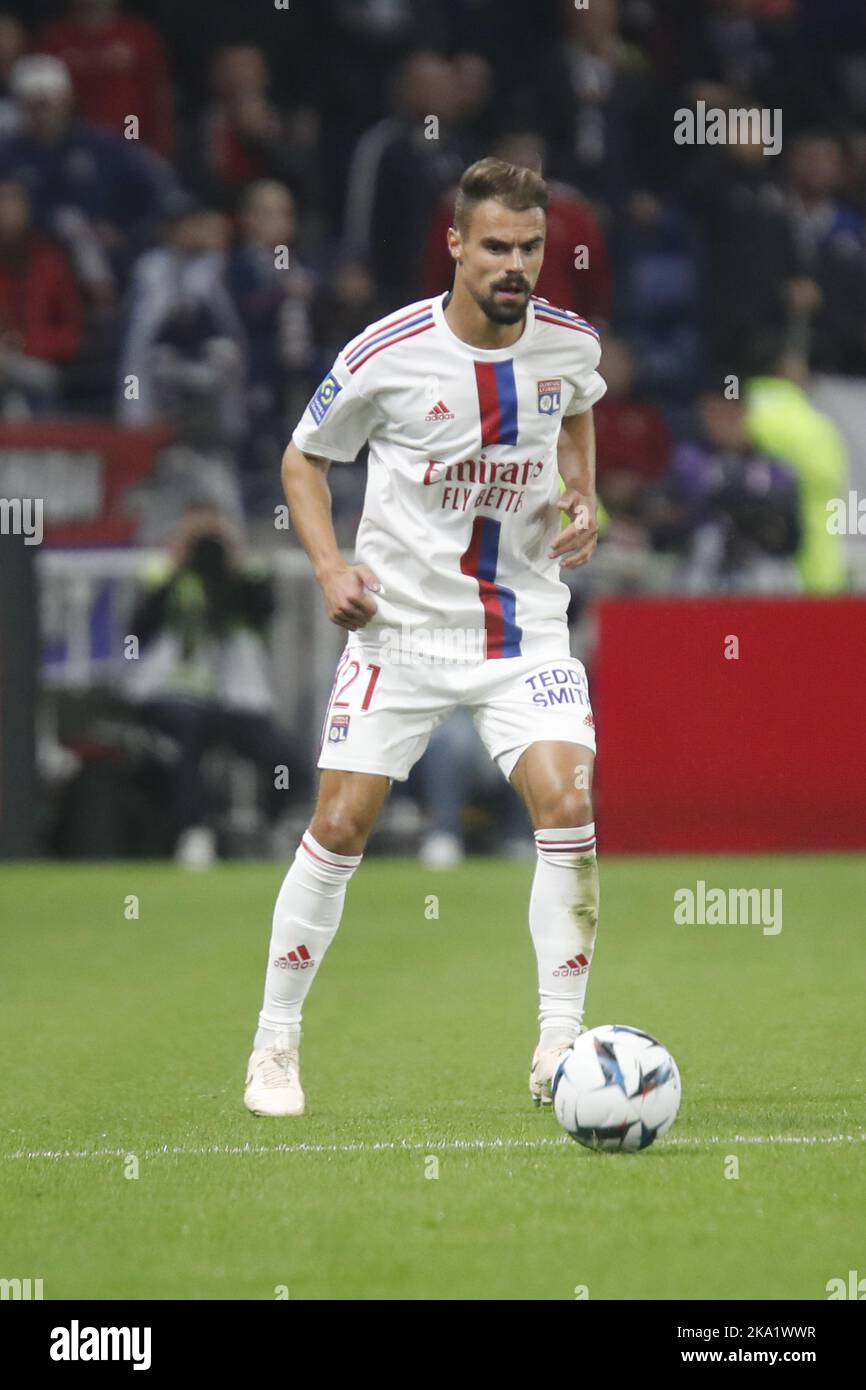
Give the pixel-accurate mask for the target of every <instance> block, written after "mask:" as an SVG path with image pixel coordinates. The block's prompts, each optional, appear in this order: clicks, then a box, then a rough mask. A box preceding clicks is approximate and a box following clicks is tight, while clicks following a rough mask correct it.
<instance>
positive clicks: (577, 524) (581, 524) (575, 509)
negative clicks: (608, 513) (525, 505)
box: [547, 488, 598, 570]
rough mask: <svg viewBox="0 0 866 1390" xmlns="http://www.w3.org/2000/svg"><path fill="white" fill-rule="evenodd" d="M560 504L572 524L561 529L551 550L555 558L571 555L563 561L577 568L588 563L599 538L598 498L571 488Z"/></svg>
mask: <svg viewBox="0 0 866 1390" xmlns="http://www.w3.org/2000/svg"><path fill="white" fill-rule="evenodd" d="M556 505H557V506H558V507H559V509H560V511H563V512H565V513H566V514H567V515H568V516H569V518H570V519H571V525H570V526H566V527H565V529H564V530H563V531H561V532H560V534H559V535H558V536H557V538H556V540H555V541H554V542H553V544H552V545H551V547H550V549H549V550H548V552H547V553H548V555H549V556H550V558H551V559H553V558H554V557H557V558H558V557H561V556H567V557H568V558H567V559H563V560H562V568H563V569H564V570H570V569H576V568H577V566H578V565H585V564H586V562H587V560H588V559H589V558H590V557H591V555H592V553H593V551H594V550H595V546H596V542H597V540H598V517H597V515H596V503H595V497H594V496H591V495H589V494H587V493H583V492H577V491H576V490H575V489H574V488H569V489H568V491H566V492H564V493H563V494H562V496H561V497H560V498H559V500H558V501H557V504H556Z"/></svg>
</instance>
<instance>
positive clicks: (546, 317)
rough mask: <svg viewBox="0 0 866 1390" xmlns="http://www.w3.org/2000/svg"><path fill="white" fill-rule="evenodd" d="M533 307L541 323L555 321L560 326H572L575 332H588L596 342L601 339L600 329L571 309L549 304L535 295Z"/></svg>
mask: <svg viewBox="0 0 866 1390" xmlns="http://www.w3.org/2000/svg"><path fill="white" fill-rule="evenodd" d="M532 308H533V313H534V314H535V317H536V318H537V319H539V320H540V322H541V323H555V324H557V325H558V327H560V328H571V329H573V330H574V332H575V333H586V334H587V335H588V336H589V337H590V338H595V340H596V342H599V341H600V339H599V334H598V330H597V329H595V328H593V326H592V324H591V323H588V322H587V321H586V319H582V318H581V317H580V315H579V314H573V313H572V312H571V310H570V309H557V308H556V307H555V306H554V305H553V304H547V303H545V301H544V300H543V299H536V298H535V296H533V299H532Z"/></svg>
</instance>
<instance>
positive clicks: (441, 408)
mask: <svg viewBox="0 0 866 1390" xmlns="http://www.w3.org/2000/svg"><path fill="white" fill-rule="evenodd" d="M424 419H425V420H433V421H434V422H435V421H437V420H453V419H454V411H453V410H449V409H448V407H447V405H446V404H445V402H444V401H437V402H436V404H435V405H434V406H433V409H432V410H431V411H430V414H429V415H425V416H424Z"/></svg>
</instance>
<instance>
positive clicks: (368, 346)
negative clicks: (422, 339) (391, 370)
mask: <svg viewBox="0 0 866 1390" xmlns="http://www.w3.org/2000/svg"><path fill="white" fill-rule="evenodd" d="M434 322H435V321H434V318H433V311H432V309H431V307H430V305H429V304H421V305H420V306H419V307H417V308H415V309H412V310H411V311H410V312H409V313H408V314H401V315H400V316H399V318H396V319H389V320H388V321H387V323H384V324H382V325H381V326H380V327H379V328H376V329H374V330H373V331H372V332H371V333H366V334H364V336H363V337H361V338H359V339H358V341H357V342H356V343H355V345H354V346H353V347H351V348H349V349H348V350H347V351H346V365H347V366H348V368H349V371H350V372H353V373H354V372H356V371H357V370H358V368H359V367H363V365H364V363H365V362H369V360H370V358H371V357H375V356H376V353H377V352H381V351H382V350H383V348H388V347H393V345H394V344H395V343H402V342H404V341H405V340H406V339H407V338H414V337H416V335H417V334H418V333H426V332H427V330H428V329H430V328H432V327H433V325H434Z"/></svg>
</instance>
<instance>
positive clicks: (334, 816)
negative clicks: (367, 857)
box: [310, 806, 370, 854]
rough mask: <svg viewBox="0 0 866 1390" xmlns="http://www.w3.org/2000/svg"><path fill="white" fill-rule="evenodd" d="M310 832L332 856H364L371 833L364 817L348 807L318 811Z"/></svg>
mask: <svg viewBox="0 0 866 1390" xmlns="http://www.w3.org/2000/svg"><path fill="white" fill-rule="evenodd" d="M310 830H311V831H312V833H313V835H314V836H315V838H316V839H317V840H318V842H319V844H320V845H322V846H323V847H324V848H325V849H329V850H330V851H331V853H332V854H363V852H364V846H365V845H366V843H367V838H368V836H369V833H370V829H369V826H368V825H367V824H366V822H365V820H364V819H363V817H361V816H360V815H358V813H357V812H356V811H354V810H353V809H352V808H351V807H348V806H332V807H329V808H328V809H327V810H321V811H317V812H316V814H315V816H314V817H313V821H312V824H311V826H310Z"/></svg>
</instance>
